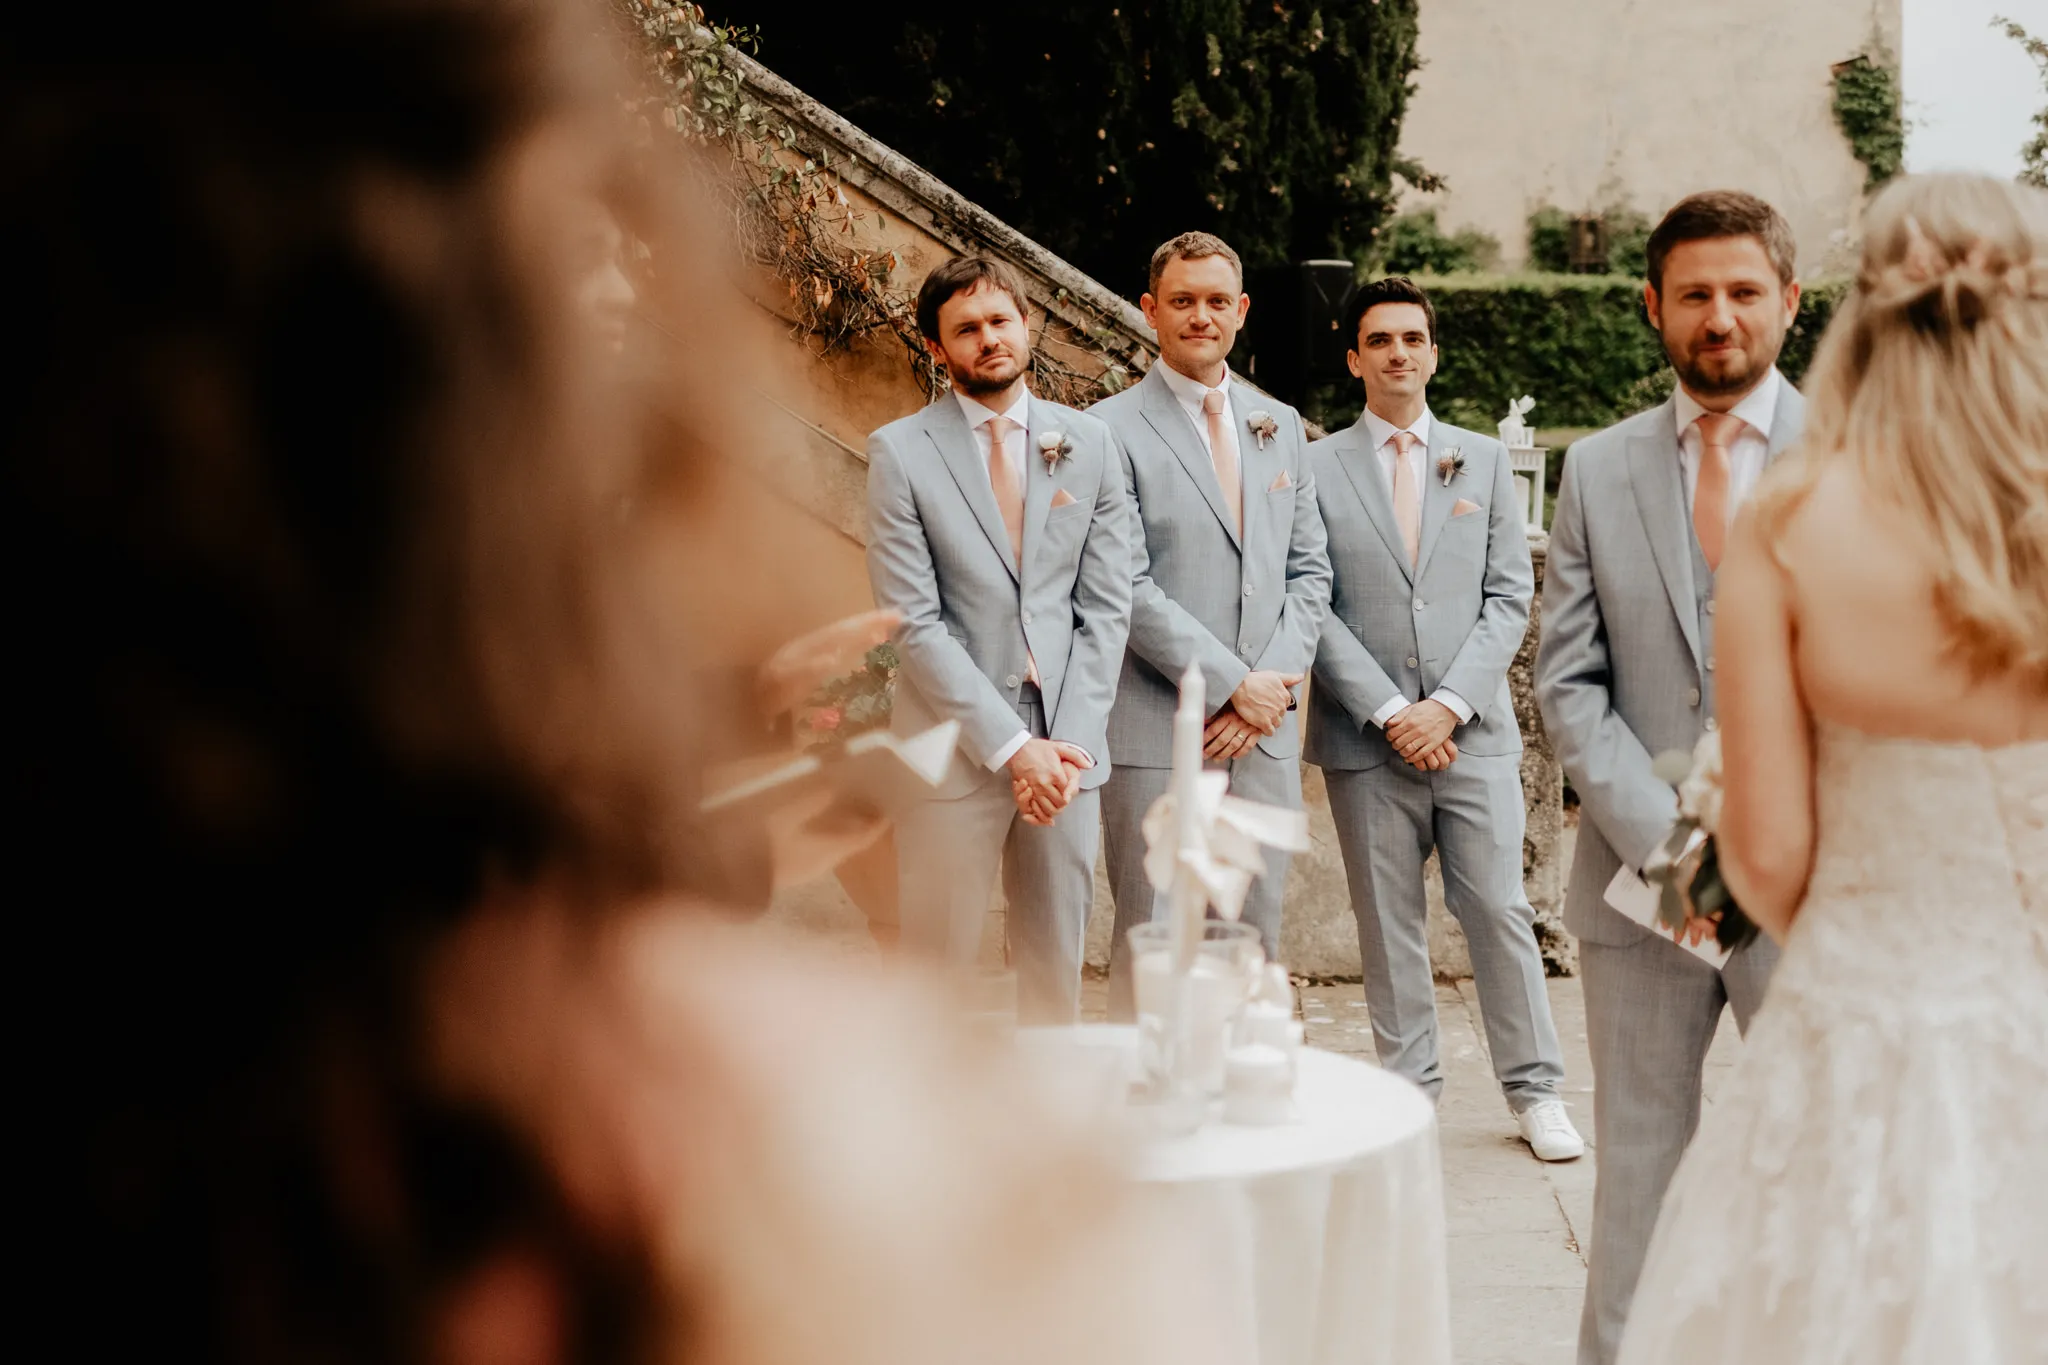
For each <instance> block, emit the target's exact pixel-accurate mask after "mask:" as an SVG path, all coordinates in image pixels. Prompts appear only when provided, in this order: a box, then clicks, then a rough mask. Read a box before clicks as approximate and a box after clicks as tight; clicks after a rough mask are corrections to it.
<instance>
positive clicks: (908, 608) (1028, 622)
mask: <svg viewBox="0 0 2048 1365" xmlns="http://www.w3.org/2000/svg"><path fill="white" fill-rule="evenodd" d="M1030 401H1031V407H1030V421H1029V423H1028V424H1027V426H1026V438H1025V440H1026V444H1025V483H1024V487H1025V493H1024V555H1023V560H1024V562H1023V564H1022V565H1021V566H1020V565H1019V564H1017V563H1016V562H1015V560H1014V558H1013V557H1012V555H1011V553H1010V538H1009V533H1008V532H1007V531H1006V530H1004V528H1003V518H1002V513H1001V511H1000V510H999V509H998V508H997V507H996V497H995V492H994V490H992V489H991V488H990V487H989V482H988V466H987V464H986V463H985V462H984V461H983V459H982V457H981V454H980V450H979V447H978V445H977V443H976V442H975V439H974V433H973V432H972V431H970V430H969V429H968V426H967V418H966V416H965V415H964V414H963V413H962V412H961V410H960V405H959V404H958V403H957V402H955V401H954V400H953V399H952V398H950V397H948V398H945V399H942V400H940V401H939V402H937V403H934V404H932V405H931V406H930V407H927V408H926V409H924V411H922V412H918V413H914V414H912V415H911V416H909V417H904V418H901V419H899V420H897V421H894V422H891V423H889V425H887V426H885V427H883V428H882V429H881V430H879V431H877V432H876V433H875V434H874V435H873V436H870V437H869V438H868V579H869V581H870V583H871V584H872V585H873V587H874V592H875V602H876V604H877V605H878V606H882V607H893V608H895V609H896V610H897V611H899V612H901V613H903V626H902V628H901V630H900V631H899V635H898V650H899V652H900V654H901V655H902V659H903V668H902V671H901V673H900V674H899V675H898V678H897V685H896V703H895V719H894V728H895V730H896V732H897V733H899V734H915V733H916V732H918V731H920V730H923V729H926V728H928V727H930V726H932V725H935V724H937V723H938V722H940V721H942V720H957V721H959V722H960V748H959V753H957V754H956V755H955V756H954V763H953V769H952V771H951V772H950V773H949V774H948V775H947V778H946V780H945V782H944V783H942V784H941V786H940V789H939V795H941V796H946V797H952V796H962V795H965V794H966V793H967V792H968V791H969V790H971V789H972V788H973V786H974V784H975V783H976V782H977V781H978V780H980V779H981V777H983V776H984V775H985V772H986V764H987V762H988V760H989V759H990V758H992V757H993V756H994V755H995V753H996V752H997V751H998V750H999V749H1000V748H1001V747H1002V746H1003V744H1005V743H1006V742H1007V741H1009V740H1010V739H1011V738H1012V737H1013V736H1014V735H1015V734H1016V733H1017V729H1018V725H1019V720H1018V712H1017V707H1016V704H1015V703H1016V698H1017V693H1018V687H1019V684H1020V683H1022V682H1023V680H1024V676H1025V670H1026V667H1027V660H1028V659H1030V658H1035V659H1037V661H1038V671H1039V680H1040V684H1041V687H1042V690H1043V693H1044V699H1045V713H1046V727H1047V730H1048V732H1049V733H1050V736H1051V737H1052V738H1053V739H1058V740H1065V741H1067V742H1069V743H1072V744H1077V745H1079V746H1080V747H1081V748H1083V749H1086V750H1087V751H1088V752H1089V753H1090V754H1091V755H1093V756H1094V758H1095V767H1094V768H1092V769H1090V770H1089V771H1088V772H1087V773H1086V774H1085V775H1084V776H1083V778H1082V785H1083V787H1097V786H1100V785H1101V784H1102V782H1103V780H1104V779H1105V778H1107V777H1108V776H1109V766H1110V754H1109V745H1108V740H1107V723H1108V719H1109V708H1110V703H1111V702H1112V700H1114V698H1115V696H1116V678H1117V668H1118V665H1119V664H1120V662H1121V661H1122V659H1123V652H1124V635H1125V632H1126V630H1127V628H1128V623H1129V620H1130V609H1131V547H1130V534H1131V532H1130V508H1129V504H1128V499H1127V496H1126V494H1125V491H1124V480H1123V469H1122V465H1121V463H1120V461H1119V460H1118V459H1117V454H1116V443H1115V440H1114V439H1113V438H1112V437H1111V436H1110V434H1109V429H1108V428H1107V427H1105V426H1103V425H1102V423H1100V422H1098V421H1096V420H1095V419H1094V418H1092V417H1089V416H1088V415H1086V414H1085V413H1079V412H1076V411H1074V410H1073V409H1072V408H1066V407H1061V406H1060V405H1059V404H1057V403H1048V402H1045V401H1043V400H1041V399H1038V398H1033V399H1031V400H1030ZM1048 431H1060V432H1064V433H1065V434H1066V436H1067V438H1068V439H1069V441H1071V443H1072V445H1073V452H1072V454H1071V455H1069V456H1068V457H1066V458H1065V459H1063V460H1061V461H1060V462H1059V465H1058V467H1057V468H1053V469H1049V468H1048V467H1047V465H1046V463H1045V460H1044V459H1043V458H1042V457H1041V456H1040V454H1039V450H1038V438H1039V436H1040V434H1041V433H1044V432H1048ZM1062 491H1064V492H1065V493H1066V495H1067V496H1068V497H1070V498H1072V499H1073V501H1072V502H1068V503H1064V504H1063V505H1062V506H1059V507H1054V506H1053V505H1052V504H1053V501H1054V499H1055V498H1056V497H1058V496H1059V494H1060V493H1061V492H1062Z"/></svg>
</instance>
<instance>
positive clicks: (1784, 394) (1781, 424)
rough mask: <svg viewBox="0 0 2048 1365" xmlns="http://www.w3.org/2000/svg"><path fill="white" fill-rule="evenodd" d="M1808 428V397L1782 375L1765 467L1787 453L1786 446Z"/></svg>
mask: <svg viewBox="0 0 2048 1365" xmlns="http://www.w3.org/2000/svg"><path fill="white" fill-rule="evenodd" d="M1805 428H1806V397H1805V395H1804V394H1802V393H1800V392H1799V390H1797V389H1795V388H1793V387H1792V381H1791V380H1789V379H1786V378H1784V377H1782V376H1780V377H1779V380H1778V403H1777V406H1776V407H1774V408H1772V409H1771V434H1770V449H1769V453H1768V454H1766V455H1765V456H1764V467H1765V468H1766V469H1768V468H1770V466H1771V464H1772V462H1773V461H1775V460H1776V459H1777V458H1778V457H1779V456H1780V455H1782V454H1784V453H1785V448H1786V447H1787V446H1789V445H1791V444H1792V443H1793V442H1794V441H1796V440H1798V439H1799V436H1800V433H1801V432H1802V431H1804V430H1805Z"/></svg>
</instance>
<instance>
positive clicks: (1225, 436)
mask: <svg viewBox="0 0 2048 1365" xmlns="http://www.w3.org/2000/svg"><path fill="white" fill-rule="evenodd" d="M1229 412H1230V404H1228V403H1227V402H1225V401H1224V399H1223V391H1222V390H1221V389H1210V390H1209V391H1208V392H1207V393H1205V394H1203V395H1202V414H1203V416H1205V417H1207V418H1208V419H1209V459H1210V461H1211V462H1212V463H1213V464H1214V465H1215V466H1216V482H1217V484H1218V485H1220V486H1221V487H1222V489H1223V505H1224V506H1225V507H1228V508H1229V509H1230V515H1231V517H1232V518H1233V519H1234V520H1235V521H1236V522H1237V533H1238V535H1240V536H1242V535H1243V534H1244V484H1243V482H1242V481H1241V480H1240V479H1239V477H1238V472H1237V439H1236V433H1235V432H1233V431H1232V430H1231V429H1230V417H1229Z"/></svg>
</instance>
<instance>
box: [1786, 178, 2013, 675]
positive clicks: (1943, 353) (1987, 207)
mask: <svg viewBox="0 0 2048 1365" xmlns="http://www.w3.org/2000/svg"><path fill="white" fill-rule="evenodd" d="M1806 390H1807V396H1808V399H1809V400H1810V407H1809V409H1808V416H1807V423H1806V434H1805V438H1804V440H1803V442H1802V457H1801V458H1799V459H1797V460H1792V461H1786V462H1784V463H1783V464H1782V465H1781V466H1780V467H1779V468H1778V469H1776V470H1774V471H1773V473H1772V475H1771V477H1770V478H1769V479H1768V480H1767V481H1766V482H1765V484H1764V486H1763V488H1762V489H1760V490H1759V493H1758V500H1757V502H1758V506H1757V511H1758V517H1759V521H1760V524H1761V526H1762V529H1763V532H1764V534H1765V536H1766V538H1767V540H1769V541H1775V539H1776V534H1777V532H1778V531H1779V530H1781V529H1782V527H1783V525H1784V523H1785V522H1786V520H1787V519H1788V518H1789V517H1790V516H1791V514H1792V512H1793V511H1795V510H1796V509H1797V507H1798V505H1799V504H1800V502H1801V501H1802V500H1803V499H1804V497H1805V495H1806V493H1807V492H1808V491H1810V490H1811V489H1812V487H1813V486H1814V484H1815V482H1816V481H1817V480H1818V479H1819V477H1820V475H1821V473H1822V472H1823V471H1824V470H1826V469H1827V468H1829V467H1830V466H1832V465H1833V464H1835V463H1837V462H1846V463H1847V464H1849V465H1850V466H1851V467H1853V469H1854V471H1855V473H1856V475H1857V477H1858V479H1859V481H1860V482H1861V483H1862V484H1863V486H1864V487H1866V488H1867V489H1869V490H1870V491H1871V493H1872V494H1873V495H1874V496H1875V497H1877V498H1879V499H1881V500H1882V501H1884V502H1886V503H1889V504H1891V505H1892V506H1894V507H1896V508H1899V509H1903V510H1904V511H1906V512H1907V513H1908V514H1909V516H1908V518H1907V521H1908V524H1909V525H1911V526H1913V527H1915V528H1917V530H1918V531H1919V533H1920V534H1921V535H1922V536H1923V537H1924V539H1925V543H1926V545H1927V547H1928V548H1929V549H1930V550H1932V551H1933V555H1932V559H1933V562H1934V564H1935V608H1936V610H1937V611H1938V612H1939V613H1940V615H1941V617H1942V618H1943V620H1944V622H1945V623H1946V625H1947V626H1948V628H1949V631H1950V633H1951V637H1952V640H1953V645H1954V649H1955V652H1956V655H1957V657H1958V658H1959V660H1960V661H1961V662H1962V663H1963V665H1964V666H1965V667H1967V668H1968V669H1969V670H1970V671H1971V673H1972V674H1973V675H1975V676H1977V677H1980V678H1982V677H1990V676H1995V675H2000V674H2012V673H2017V674H2019V675H2021V676H2022V677H2023V678H2025V679H2026V680H2027V681H2028V683H2029V684H2030V685H2038V686H2041V687H2044V688H2048V194H2044V193H2042V192H2041V191H2039V190H2034V189H2029V188H2026V187H2024V186H2020V185H2013V184H2008V183H2006V182H2003V181H1999V180H1994V179H1991V178H1990V177H1988V176H1978V175H1960V174H1957V175H1923V176H1911V177H1907V178H1906V179H1903V180H1900V181H1895V182H1894V183H1893V184H1892V185H1891V186H1890V187H1888V188H1887V189H1886V190H1885V191H1884V192H1883V193H1882V194H1880V195H1879V196H1878V198H1877V200H1876V201H1875V202H1874V203H1873V204H1872V205H1871V207H1870V210H1869V214H1868V216H1867V218H1866V222H1865V237H1864V243H1863V259H1862V263H1861V266H1860V268H1859V270H1858V272H1857V275H1856V283H1855V287H1854V289H1853V290H1852V291H1851V292H1850V294H1849V296H1848V298H1847V299H1846V300H1845V301H1844V303H1843V305H1842V307H1841V309H1840V310H1839V311H1838V312H1837V313H1836V315H1835V319H1834V321H1833V323H1832V324H1831V325H1830V326H1829V327H1828V331H1827V335H1826V336H1825V337H1824V338H1823V339H1822V341H1821V345H1820V349H1819V352H1818V353H1817V354H1816V356H1815V357H1814V362H1813V368H1812V369H1811V371H1810V372H1809V373H1808V375H1807V382H1806Z"/></svg>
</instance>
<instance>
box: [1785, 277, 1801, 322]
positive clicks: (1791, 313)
mask: <svg viewBox="0 0 2048 1365" xmlns="http://www.w3.org/2000/svg"><path fill="white" fill-rule="evenodd" d="M1799 298H1800V289H1799V281H1797V280H1794V281H1792V283H1790V284H1788V285H1786V286H1785V322H1786V324H1787V325H1788V326H1789V325H1790V324H1791V321H1792V319H1793V318H1796V317H1798V316H1799Z"/></svg>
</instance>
